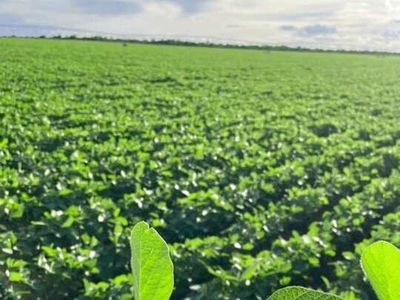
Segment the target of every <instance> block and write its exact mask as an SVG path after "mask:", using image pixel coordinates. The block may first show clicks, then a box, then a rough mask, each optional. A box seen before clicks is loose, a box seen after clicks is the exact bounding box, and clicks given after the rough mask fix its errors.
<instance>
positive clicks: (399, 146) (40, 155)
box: [0, 39, 400, 300]
mask: <svg viewBox="0 0 400 300" xmlns="http://www.w3.org/2000/svg"><path fill="white" fill-rule="evenodd" d="M0 58H1V59H0V283H1V284H0V298H1V299H52V300H53V299H54V300H55V299H57V300H61V299H132V297H133V296H132V295H133V293H132V291H131V286H132V275H131V272H130V266H129V259H130V249H129V233H130V230H131V229H132V226H133V225H134V224H135V223H136V222H138V221H140V220H145V221H147V222H149V223H150V224H151V225H152V226H154V227H155V228H156V229H157V231H158V232H160V234H161V235H162V236H163V237H164V239H165V240H166V241H167V242H168V243H169V245H170V249H171V256H172V260H173V262H174V265H175V290H174V293H173V299H198V300H200V299H211V300H213V299H229V300H230V299H232V300H233V299H266V297H267V296H268V295H270V294H271V293H272V292H273V291H275V290H276V289H278V288H280V287H284V286H286V285H289V284H290V285H305V286H309V287H312V288H319V289H322V290H324V291H331V292H336V293H337V294H339V295H340V294H341V295H342V296H344V297H347V298H346V299H375V298H374V296H373V293H372V291H371V289H370V288H368V285H367V283H366V282H365V281H364V278H363V275H362V271H361V269H360V268H359V257H360V254H361V252H362V250H363V249H364V248H365V247H366V246H367V245H369V244H371V242H373V241H375V240H378V239H384V240H387V241H390V242H392V243H393V244H394V245H396V246H399V245H400V172H399V170H400V166H399V164H400V125H399V124H400V123H399V122H400V85H399V79H400V57H399V56H394V55H393V56H377V55H355V54H333V53H331V54H327V53H325V54H324V53H301V52H273V51H272V52H271V51H262V50H259V51H256V50H228V49H211V48H197V47H187V48H185V47H169V46H154V45H138V44H129V45H128V46H127V47H123V46H122V44H120V43H98V42H83V41H49V40H42V41H41V40H24V39H0ZM7 297H8V298H7Z"/></svg>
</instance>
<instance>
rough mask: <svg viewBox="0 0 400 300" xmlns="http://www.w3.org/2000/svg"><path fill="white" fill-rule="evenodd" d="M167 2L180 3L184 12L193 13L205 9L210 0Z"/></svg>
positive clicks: (169, 0)
mask: <svg viewBox="0 0 400 300" xmlns="http://www.w3.org/2000/svg"><path fill="white" fill-rule="evenodd" d="M157 1H159V0H157ZM167 2H169V3H172V4H175V5H178V6H179V8H180V9H181V10H182V12H184V13H187V14H193V13H198V12H201V11H203V10H204V9H205V8H206V7H207V4H209V2H210V0H202V1H199V0H167Z"/></svg>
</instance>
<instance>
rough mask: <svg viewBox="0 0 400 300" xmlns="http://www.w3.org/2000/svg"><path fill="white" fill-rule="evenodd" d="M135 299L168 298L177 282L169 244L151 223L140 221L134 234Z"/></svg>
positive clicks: (132, 245) (152, 299)
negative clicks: (151, 226)
mask: <svg viewBox="0 0 400 300" xmlns="http://www.w3.org/2000/svg"><path fill="white" fill-rule="evenodd" d="M131 250H132V260H131V265H132V272H133V277H134V283H133V284H134V292H135V300H168V299H169V298H170V296H171V294H172V289H173V285H174V273H173V264H172V261H171V258H170V256H169V250H168V245H167V244H166V243H165V241H164V240H163V239H162V237H161V236H160V235H159V234H158V233H157V231H156V230H155V229H154V228H150V226H149V224H147V223H145V222H140V223H138V224H136V225H135V227H134V228H133V230H132V234H131Z"/></svg>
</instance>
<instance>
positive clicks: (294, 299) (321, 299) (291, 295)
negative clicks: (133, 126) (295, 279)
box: [268, 286, 343, 300]
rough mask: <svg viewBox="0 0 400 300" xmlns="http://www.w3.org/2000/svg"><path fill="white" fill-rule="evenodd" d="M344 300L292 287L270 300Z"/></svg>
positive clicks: (269, 299)
mask: <svg viewBox="0 0 400 300" xmlns="http://www.w3.org/2000/svg"><path fill="white" fill-rule="evenodd" d="M316 299H318V300H343V298H340V297H338V296H334V295H330V294H326V293H322V292H318V291H315V290H312V289H306V288H303V287H297V286H291V287H287V288H283V289H280V290H278V291H276V292H275V293H273V294H272V296H270V297H269V298H268V300H316Z"/></svg>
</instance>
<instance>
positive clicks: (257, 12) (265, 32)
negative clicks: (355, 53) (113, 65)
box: [0, 0, 400, 52]
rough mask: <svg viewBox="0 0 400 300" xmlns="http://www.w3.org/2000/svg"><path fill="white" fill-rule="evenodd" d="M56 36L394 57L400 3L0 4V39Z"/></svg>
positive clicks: (5, 0)
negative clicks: (375, 53) (361, 52)
mask: <svg viewBox="0 0 400 300" xmlns="http://www.w3.org/2000/svg"><path fill="white" fill-rule="evenodd" d="M58 34H61V35H72V34H75V35H78V36H93V35H102V36H107V37H116V38H155V39H160V38H179V39H184V40H191V41H192V40H195V41H212V42H222V43H224V42H225V43H248V44H267V45H286V46H291V47H297V46H301V47H308V48H324V49H346V50H350V49H351V50H384V51H394V52H400V0H242V1H239V0H0V36H9V35H17V36H39V35H47V36H53V35H58Z"/></svg>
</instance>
